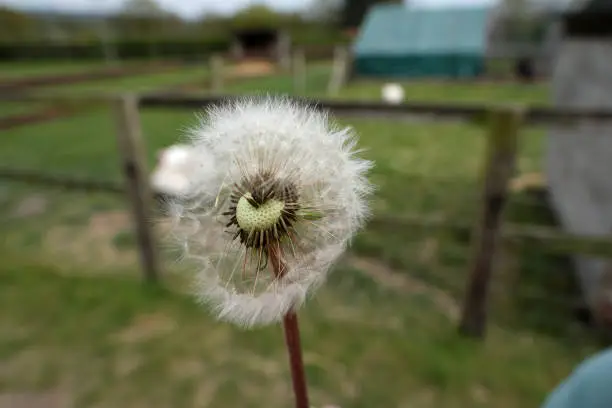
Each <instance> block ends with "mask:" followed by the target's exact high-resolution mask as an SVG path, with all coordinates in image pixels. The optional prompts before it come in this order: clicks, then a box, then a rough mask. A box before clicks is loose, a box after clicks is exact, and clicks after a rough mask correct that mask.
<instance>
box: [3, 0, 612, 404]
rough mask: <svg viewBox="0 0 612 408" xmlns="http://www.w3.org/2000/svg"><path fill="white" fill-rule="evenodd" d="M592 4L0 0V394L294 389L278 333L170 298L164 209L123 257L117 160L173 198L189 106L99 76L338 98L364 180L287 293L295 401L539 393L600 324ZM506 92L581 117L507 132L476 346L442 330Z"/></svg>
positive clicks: (606, 207)
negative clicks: (330, 239) (293, 328)
mask: <svg viewBox="0 0 612 408" xmlns="http://www.w3.org/2000/svg"><path fill="white" fill-rule="evenodd" d="M610 3H611V2H609V1H604V0H590V1H589V0H585V1H571V0H565V1H561V0H554V1H553V0H550V1H544V0H498V1H495V0H490V1H486V0H483V1H478V0H470V1H468V0H455V1H452V0H418V1H417V0H414V1H404V2H402V1H374V0H310V1H306V0H276V1H273V0H269V1H246V0H244V1H240V0H225V1H223V2H220V1H213V0H210V1H207V0H192V1H180V0H107V1H94V0H0V408H22V407H28V408H32V407H34V408H39V407H40V408H43V407H44V408H55V407H58V408H60V407H61V408H64V407H78V408H86V407H92V408H93V407H96V408H103V407H109V408H110V407H113V408H123V407H125V408H136V407H148V408H156V407H170V406H172V407H234V406H240V407H262V406H266V407H287V406H290V404H291V400H292V396H291V381H290V377H289V368H288V364H287V358H286V351H285V349H284V343H283V337H282V331H281V328H280V327H277V326H272V327H268V328H264V329H257V330H253V331H242V330H239V329H237V328H234V327H233V326H230V325H228V324H225V323H220V322H217V321H215V320H214V319H213V318H211V317H210V314H209V313H208V311H207V310H204V309H203V308H201V307H199V306H198V305H196V304H195V302H194V301H193V299H192V298H191V297H190V296H185V294H184V292H183V289H184V285H183V283H184V282H183V281H182V280H181V276H182V275H181V274H179V273H177V272H181V271H182V269H183V268H184V266H183V265H182V264H180V263H179V262H177V258H176V256H175V255H176V254H175V253H173V252H172V251H169V250H168V248H166V247H165V246H164V244H163V241H162V240H161V238H162V237H163V234H164V232H166V230H165V229H164V224H163V223H161V224H159V225H157V224H156V225H155V226H154V228H151V227H149V228H150V230H149V233H150V234H151V237H152V239H153V245H154V246H155V251H154V252H155V254H156V258H157V259H156V260H155V261H154V266H153V267H152V266H151V264H149V267H147V266H146V264H145V266H144V267H143V263H142V261H141V259H142V256H145V257H146V251H145V250H143V245H146V243H145V244H143V241H142V240H139V239H138V236H137V234H136V226H137V225H141V224H138V219H136V218H134V216H133V213H134V212H133V206H134V205H146V201H147V200H144V201H138V196H137V195H136V196H134V195H132V196H129V195H128V196H126V195H125V194H124V190H125V188H126V186H129V185H130V184H129V183H128V184H126V177H128V180H131V181H132V182H134V179H133V174H132V173H130V172H129V171H128V172H127V173H124V171H125V169H126V166H127V164H130V165H135V166H136V167H137V170H138V173H139V174H140V176H141V177H142V178H141V179H140V182H141V183H146V184H147V187H146V188H145V189H144V191H145V193H146V192H147V191H148V190H151V191H152V192H153V193H155V194H157V195H158V196H160V195H162V196H163V194H170V193H172V191H167V190H168V189H169V186H168V185H167V183H164V181H163V177H164V176H163V174H178V173H180V172H181V170H180V169H179V168H177V167H173V166H174V165H173V164H171V162H172V163H174V162H175V161H173V160H171V159H170V158H169V150H166V149H167V148H168V147H169V146H171V145H173V144H175V143H178V141H179V140H180V138H181V136H182V134H183V132H184V131H185V130H186V129H188V128H190V127H192V126H195V125H197V123H198V115H201V114H203V113H204V102H202V104H201V106H200V105H198V104H197V103H195V104H191V105H189V106H187V105H186V104H183V105H180V104H175V105H173V104H172V103H162V104H157V106H153V104H149V105H147V104H146V103H143V104H142V106H141V107H140V109H138V110H135V111H131V113H129V114H126V115H127V116H123V117H122V116H121V112H119V113H118V112H117V111H116V109H115V107H114V106H112V105H109V104H108V103H102V102H100V100H98V99H96V96H97V97H99V96H100V95H109V94H116V93H120V92H121V93H122V92H137V93H147V94H155V95H158V98H160V99H164V95H165V96H171V95H174V97H175V98H176V95H192V96H193V95H197V97H198V98H203V99H202V101H204V100H205V99H206V98H208V97H211V96H213V95H214V96H216V95H225V96H232V95H233V96H236V95H249V94H261V93H281V94H289V95H292V96H295V97H300V98H302V97H306V98H312V99H314V100H320V101H323V103H324V104H325V103H327V104H330V106H331V105H333V104H334V103H336V105H335V106H338V105H343V106H344V107H345V108H344V109H342V110H340V109H338V112H337V120H338V121H339V122H340V124H342V125H345V126H351V127H353V128H354V129H355V130H356V132H357V133H358V134H359V136H360V145H361V147H363V148H365V149H366V153H365V155H366V156H367V157H368V158H369V159H372V160H375V161H376V167H375V169H374V170H373V172H372V176H371V179H372V181H373V182H374V183H375V184H376V185H377V188H378V191H377V193H376V195H375V198H374V200H373V202H372V208H373V213H374V215H373V219H372V221H371V222H370V223H369V224H368V225H367V227H366V228H365V230H364V231H363V232H362V233H361V234H359V235H358V236H357V237H356V239H355V242H354V244H353V246H352V248H351V249H350V251H349V252H348V253H347V254H346V256H345V257H344V258H343V259H342V261H341V262H340V263H339V264H338V265H337V266H336V267H335V270H334V271H333V273H332V274H331V276H330V280H329V282H328V284H327V285H326V286H325V287H324V288H323V289H322V290H321V291H320V292H319V293H317V296H316V297H314V298H313V299H312V300H311V301H310V302H309V303H308V304H307V306H306V307H305V308H304V309H303V310H302V311H300V316H301V325H302V326H301V330H302V346H303V348H304V361H305V365H306V371H307V376H308V382H309V390H310V394H311V404H312V405H313V406H315V407H325V406H328V407H332V406H336V407H343V408H348V407H355V408H357V407H364V408H365V407H375V406H376V407H406V408H408V407H422V408H428V407H431V408H433V407H441V406H443V407H447V408H454V407H457V408H458V407H462V408H464V407H496V408H514V407H516V408H518V407H520V408H525V407H537V406H539V404H540V403H541V402H542V400H543V398H544V397H545V395H546V394H547V393H548V392H549V391H550V390H551V389H552V388H553V387H554V386H555V385H556V384H557V383H558V381H560V380H561V379H562V378H563V377H564V376H565V375H567V374H568V373H569V371H570V370H571V369H572V368H573V367H574V365H575V364H576V363H577V362H579V361H581V359H582V358H584V356H586V355H588V354H590V353H592V352H593V351H594V350H596V349H598V348H600V347H601V346H602V342H601V341H602V339H604V340H605V339H607V338H608V337H606V336H605V333H606V332H607V328H608V326H609V323H610V322H612V307H611V305H610V300H609V299H610V297H609V289H610V284H612V279H610V278H611V277H612V276H610V272H611V271H612V268H610V267H609V263H608V261H607V255H609V254H612V249H611V248H612V240H610V239H609V237H608V235H609V234H610V230H611V228H612V214H611V213H610V208H612V184H611V182H610V178H609V174H610V171H611V170H612V168H611V164H610V163H612V131H611V130H612V129H611V128H610V124H609V121H605V120H603V121H602V120H601V117H606V115H607V116H608V117H612V114H606V109H610V110H612V97H611V96H610V95H612V76H611V75H612V74H611V73H612V4H610ZM27 95H29V96H30V97H29V98H26V96H27ZM32 95H39V97H37V98H34V97H32ZM160 95H161V96H160ZM26 99H28V100H26ZM145 99H146V98H145ZM179 99H180V98H179ZM158 100H159V99H158ZM364 104H368V106H370V108H369V110H368V112H366V113H367V114H366V113H363V110H361V111H359V110H357V108H356V106H364ZM505 104H509V105H511V106H515V105H516V106H523V107H525V112H527V114H526V116H529V114H528V113H529V112H536V113H537V112H540V116H542V117H543V116H546V115H544V114H543V113H542V112H544V113H546V112H553V111H554V110H555V109H556V110H563V109H565V112H567V111H568V110H571V109H582V110H596V111H597V112H599V119H597V120H595V119H593V118H591V119H584V118H583V119H580V120H578V121H576V120H573V121H567V120H566V121H563V120H561V121H559V120H556V121H554V123H553V122H552V121H548V122H546V123H532V122H528V120H527V119H526V120H525V121H524V123H523V126H521V127H520V133H519V134H518V138H517V146H518V147H517V149H516V155H513V156H512V163H511V164H512V166H511V167H512V171H511V174H510V175H509V177H508V178H507V179H503V177H502V181H501V182H500V183H501V184H500V186H501V187H499V188H500V190H499V192H498V193H499V195H500V197H502V199H503V200H505V203H506V205H505V207H504V211H503V216H502V221H503V222H502V225H501V227H500V228H498V229H497V228H494V229H495V231H493V235H487V236H488V237H495V236H497V235H499V240H498V241H499V245H498V246H497V247H496V249H495V253H494V254H492V253H487V251H489V252H491V251H490V250H486V249H485V250H481V252H482V251H484V256H485V257H486V255H490V256H491V257H492V259H493V261H492V263H491V264H490V265H489V266H490V267H491V268H490V271H491V279H490V283H489V289H488V290H489V292H490V295H489V298H488V302H487V303H486V305H487V311H488V313H487V317H488V320H487V321H486V322H484V323H486V327H487V331H486V333H487V335H486V338H484V339H480V340H477V339H473V338H469V337H466V336H462V335H460V334H459V332H458V330H457V327H458V325H459V324H460V318H461V315H462V310H464V309H465V308H464V303H465V301H466V300H465V299H466V298H467V294H469V291H467V292H466V288H468V287H469V282H470V281H471V279H472V278H473V276H474V275H473V272H474V269H475V267H474V265H475V259H477V257H478V256H480V255H483V253H481V252H479V250H478V248H479V247H478V245H477V243H478V242H479V241H478V239H479V237H481V236H482V234H481V232H479V231H482V226H483V225H485V219H486V214H488V213H487V208H489V207H488V205H489V204H490V203H491V202H492V200H493V201H494V199H497V198H499V197H498V196H495V197H493V199H491V194H489V195H485V194H484V193H485V191H484V190H483V186H484V185H483V181H484V180H485V179H490V178H491V177H492V176H491V174H493V173H495V174H498V173H496V170H495V165H494V164H491V163H495V162H496V161H501V160H497V159H499V157H502V156H499V157H498V156H495V152H496V151H497V150H495V149H499V146H498V145H496V144H495V143H494V142H493V140H496V138H495V134H493V133H491V132H494V130H492V129H496V128H495V127H494V126H493V127H491V126H490V125H489V121H488V120H487V118H489V113H488V111H489V109H491V108H492V107H495V106H498V105H504V106H505ZM398 109H404V110H402V111H401V112H403V113H401V112H400V113H401V114H398ZM394 112H395V113H394ZM123 113H124V114H125V111H124V112H123ZM351 113H352V114H351ZM451 113H452V114H451ZM553 113H554V112H553ZM483 115H484V116H483ZM534 115H535V114H532V115H531V116H534ZM535 116H537V115H535ZM549 116H551V115H549ZM552 116H555V115H552ZM560 116H562V114H557V115H556V117H557V119H558V118H559V117H560ZM570 116H571V115H570ZM575 116H576V115H574V117H575ZM591 116H593V115H591ZM595 116H597V115H595ZM126 118H128V119H126ZM125 120H128V122H130V123H131V125H130V126H131V127H130V126H127V127H128V128H130V129H131V130H132V132H127V131H126V126H125ZM498 130H499V129H498ZM126 132H127V133H129V135H126V134H127V133H126ZM126 138H127V139H126ZM126 140H128V145H129V144H130V143H133V144H134V145H135V147H134V146H132V147H134V149H129V148H126ZM497 152H498V153H499V151H497ZM503 157H505V156H503ZM496 158H497V159H496ZM130 174H131V176H130ZM152 174H156V175H157V176H158V178H156V179H155V180H157V181H155V182H149V180H150V179H151V177H152V176H151V175H152ZM160 174H161V176H160ZM181 175H182V176H188V175H185V174H181ZM129 177H132V178H131V179H130V178H129ZM498 180H499V177H498ZM170 187H171V186H170ZM496 191H497V190H496ZM145 193H143V194H145ZM487 200H488V201H487ZM143 203H145V204H143ZM156 203H157V201H156ZM156 205H157V204H156ZM156 210H157V207H155V208H154V209H153V210H152V211H156ZM145 221H146V220H145ZM487 225H488V224H487ZM585 237H590V239H591V241H588V242H587V241H585V239H586V238H585ZM593 240H595V241H597V242H592V241H593ZM142 254H145V255H142ZM152 262H153V261H152ZM152 270H154V272H155V273H156V275H152V274H153V272H152ZM147 271H148V273H149V274H148V275H147V274H146V272H147ZM152 276H155V277H157V280H158V282H157V283H156V284H152V285H143V280H145V281H146V280H149V281H150V280H151V279H152ZM481 323H483V322H481ZM484 323H483V324H484ZM604 344H607V343H604Z"/></svg>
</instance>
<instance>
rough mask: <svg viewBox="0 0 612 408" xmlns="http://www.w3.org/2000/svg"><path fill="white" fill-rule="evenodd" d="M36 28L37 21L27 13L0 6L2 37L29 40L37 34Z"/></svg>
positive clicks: (0, 35) (0, 30)
mask: <svg viewBox="0 0 612 408" xmlns="http://www.w3.org/2000/svg"><path fill="white" fill-rule="evenodd" d="M36 28H37V27H36V21H34V20H33V19H31V18H29V17H28V16H26V15H25V14H23V13H20V12H17V11H14V10H11V9H9V8H6V7H2V6H0V39H4V40H5V41H6V40H8V39H12V40H13V41H15V40H21V41H23V40H27V39H29V38H31V37H32V36H34V35H36ZM0 41H1V40H0Z"/></svg>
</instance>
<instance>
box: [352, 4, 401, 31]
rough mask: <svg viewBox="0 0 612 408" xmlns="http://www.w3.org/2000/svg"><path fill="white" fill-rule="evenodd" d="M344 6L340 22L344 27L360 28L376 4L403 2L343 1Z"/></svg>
mask: <svg viewBox="0 0 612 408" xmlns="http://www.w3.org/2000/svg"><path fill="white" fill-rule="evenodd" d="M343 1H344V4H343V7H342V9H341V12H340V22H341V24H342V25H343V26H344V27H350V28H354V27H359V26H360V25H361V22H362V21H363V18H364V17H365V15H366V14H367V12H368V11H369V10H370V7H372V6H373V5H375V4H381V3H397V4H401V3H403V1H402V0H343Z"/></svg>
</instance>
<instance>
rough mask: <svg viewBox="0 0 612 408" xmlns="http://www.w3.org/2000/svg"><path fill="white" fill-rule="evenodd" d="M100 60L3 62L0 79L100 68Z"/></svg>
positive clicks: (0, 67)
mask: <svg viewBox="0 0 612 408" xmlns="http://www.w3.org/2000/svg"><path fill="white" fill-rule="evenodd" d="M100 67H101V65H100V62H98V61H95V62H94V61H92V62H81V61H41V62H30V61H28V62H25V61H24V62H3V63H1V64H0V80H14V79H21V78H28V77H37V76H45V75H58V74H67V73H77V72H78V73H80V72H85V71H87V70H90V69H92V68H100Z"/></svg>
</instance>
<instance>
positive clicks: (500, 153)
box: [459, 108, 522, 338]
mask: <svg viewBox="0 0 612 408" xmlns="http://www.w3.org/2000/svg"><path fill="white" fill-rule="evenodd" d="M488 119H489V123H488V125H489V129H488V135H487V141H486V143H487V151H486V162H485V167H484V186H483V195H482V202H481V208H480V215H479V220H478V221H477V223H478V224H477V225H476V226H475V234H474V236H473V237H474V238H473V241H472V242H473V245H474V247H473V250H474V252H473V259H472V262H471V264H470V277H469V280H468V283H467V288H466V294H465V300H464V304H463V312H462V317H461V323H460V326H459V331H460V332H461V333H462V334H464V335H467V336H472V337H481V338H482V337H484V336H485V332H486V323H487V322H486V320H487V298H488V291H489V281H490V278H491V275H492V268H493V261H494V259H495V250H496V246H497V241H498V239H499V235H500V231H501V228H500V227H501V222H502V213H503V210H504V207H505V204H506V201H507V194H508V183H509V181H510V178H511V177H512V174H513V172H514V166H515V161H516V150H517V144H518V134H519V130H520V126H521V122H522V112H521V110H519V109H514V108H501V109H500V108H497V109H494V110H492V111H491V112H490V113H489V118H488Z"/></svg>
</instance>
